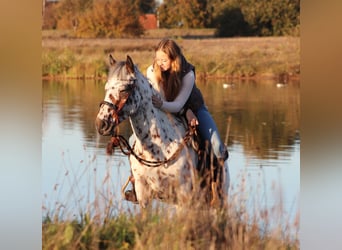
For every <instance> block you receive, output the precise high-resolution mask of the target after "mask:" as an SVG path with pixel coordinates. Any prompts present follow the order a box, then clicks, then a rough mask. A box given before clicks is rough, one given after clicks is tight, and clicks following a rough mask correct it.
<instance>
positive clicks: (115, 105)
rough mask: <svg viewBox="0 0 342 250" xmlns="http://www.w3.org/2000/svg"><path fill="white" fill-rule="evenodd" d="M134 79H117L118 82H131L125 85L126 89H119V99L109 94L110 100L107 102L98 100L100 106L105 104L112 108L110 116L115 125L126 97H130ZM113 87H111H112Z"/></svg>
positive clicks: (134, 83)
mask: <svg viewBox="0 0 342 250" xmlns="http://www.w3.org/2000/svg"><path fill="white" fill-rule="evenodd" d="M136 80H137V79H135V78H133V79H129V80H117V81H119V82H132V83H131V84H129V85H126V89H124V90H121V91H120V94H119V100H116V99H115V98H114V97H113V95H112V94H110V95H109V98H110V100H111V102H107V101H105V100H103V101H102V102H100V107H101V106H102V105H107V106H108V107H109V109H110V110H113V114H112V118H113V121H114V122H115V125H118V123H119V113H120V111H121V110H122V108H123V107H124V106H125V104H126V102H127V99H128V98H129V97H130V95H131V94H132V92H133V90H134V89H135V87H136ZM113 88H114V87H112V89H113Z"/></svg>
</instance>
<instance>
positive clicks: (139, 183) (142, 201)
mask: <svg viewBox="0 0 342 250" xmlns="http://www.w3.org/2000/svg"><path fill="white" fill-rule="evenodd" d="M135 194H136V197H137V201H138V203H139V205H140V207H141V208H146V207H147V206H148V204H149V203H150V200H151V198H152V197H151V196H152V193H151V189H150V187H149V186H148V184H147V182H146V180H145V179H142V178H141V177H139V178H135Z"/></svg>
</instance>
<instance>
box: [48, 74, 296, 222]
mask: <svg viewBox="0 0 342 250" xmlns="http://www.w3.org/2000/svg"><path fill="white" fill-rule="evenodd" d="M198 87H199V88H200V89H201V90H202V93H203V95H204V98H205V100H206V104H207V106H208V109H209V111H210V112H211V113H212V115H213V117H214V119H215V121H216V123H217V126H218V128H219V131H220V134H221V137H222V139H223V140H224V141H225V142H226V144H227V145H228V149H229V153H230V158H229V167H230V176H231V189H230V193H231V194H232V197H233V198H234V199H238V200H239V204H241V206H246V207H247V210H248V211H249V213H251V214H260V213H261V212H262V211H264V210H269V211H271V212H272V211H273V213H279V211H278V210H279V209H275V208H279V207H281V213H282V216H281V218H280V221H275V222H274V223H275V224H276V223H284V224H287V223H290V224H291V223H293V221H294V220H295V217H296V215H297V212H298V210H299V186H300V184H299V183H300V131H299V126H300V125H299V120H300V102H299V100H300V95H299V92H300V88H299V83H297V82H290V83H288V84H285V85H282V84H277V82H274V81H262V80H260V81H224V80H210V81H207V82H199V83H198ZM103 88H104V81H100V82H95V81H94V80H86V81H76V80H68V81H61V82H48V81H44V82H43V122H42V128H43V138H42V157H43V159H42V169H43V172H42V177H43V184H42V185H43V186H42V189H43V208H44V211H43V214H44V213H47V212H50V213H55V212H57V213H58V214H59V215H60V216H62V217H63V216H64V217H72V216H77V215H79V213H80V211H83V212H84V210H88V211H90V212H94V213H95V212H96V211H93V210H94V207H96V208H103V209H105V207H106V206H109V205H111V207H112V208H115V209H118V210H120V209H134V208H135V207H136V206H135V205H132V204H130V203H129V202H126V201H123V200H122V198H121V194H120V188H121V186H122V184H123V183H124V182H125V181H126V179H127V177H128V176H129V172H130V170H129V166H128V161H127V157H125V156H124V155H123V154H122V153H121V152H119V151H118V150H117V151H116V152H115V153H114V155H112V156H108V155H106V144H107V142H108V140H109V138H108V137H102V136H99V135H98V134H97V132H96V130H95V125H94V120H95V117H96V114H97V112H98V106H99V102H100V101H101V100H102V99H103V97H104V89H103ZM229 118H230V121H231V122H230V126H228V119H229ZM130 133H131V130H130V126H129V123H128V122H125V123H124V124H123V125H121V126H120V134H123V135H125V137H126V138H128V136H129V135H130ZM99 194H100V195H99ZM95 203H96V204H97V206H90V204H91V205H94V204H95ZM113 204H115V205H113ZM114 212H115V211H114ZM276 216H277V215H276ZM278 217H279V216H278Z"/></svg>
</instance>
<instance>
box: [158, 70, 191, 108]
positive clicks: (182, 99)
mask: <svg viewBox="0 0 342 250" xmlns="http://www.w3.org/2000/svg"><path fill="white" fill-rule="evenodd" d="M194 84H195V74H194V72H193V71H190V72H189V73H187V74H186V75H185V76H184V77H183V80H182V87H181V90H180V92H179V94H178V95H177V97H176V98H175V100H174V101H172V102H167V101H163V100H162V102H161V103H160V102H159V104H161V106H160V105H156V106H160V108H161V109H163V110H164V111H167V112H171V113H178V112H179V111H181V109H182V108H183V107H184V105H185V103H186V101H187V100H188V98H189V96H190V94H191V91H192V88H193V86H194ZM154 99H155V98H154ZM154 101H155V102H156V100H154ZM157 102H158V101H157Z"/></svg>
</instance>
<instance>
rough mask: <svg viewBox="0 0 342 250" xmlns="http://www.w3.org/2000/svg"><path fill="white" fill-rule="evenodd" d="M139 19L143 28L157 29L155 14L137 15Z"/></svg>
mask: <svg viewBox="0 0 342 250" xmlns="http://www.w3.org/2000/svg"><path fill="white" fill-rule="evenodd" d="M139 21H140V23H141V25H142V26H143V28H144V29H145V30H152V29H158V28H159V23H158V19H157V15H156V14H144V15H141V16H140V17H139Z"/></svg>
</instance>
